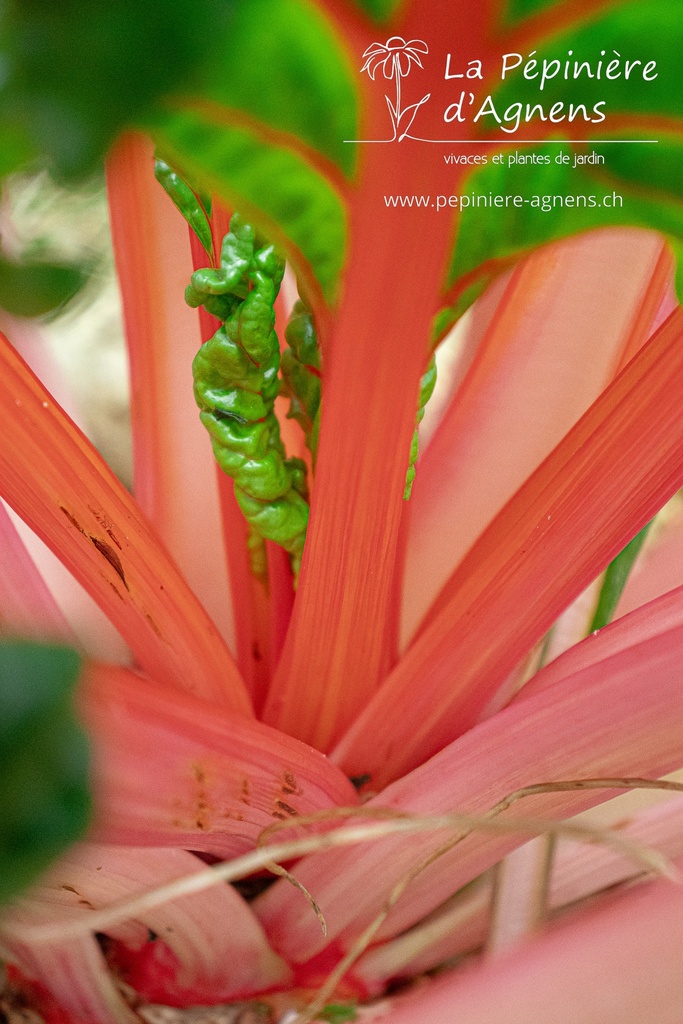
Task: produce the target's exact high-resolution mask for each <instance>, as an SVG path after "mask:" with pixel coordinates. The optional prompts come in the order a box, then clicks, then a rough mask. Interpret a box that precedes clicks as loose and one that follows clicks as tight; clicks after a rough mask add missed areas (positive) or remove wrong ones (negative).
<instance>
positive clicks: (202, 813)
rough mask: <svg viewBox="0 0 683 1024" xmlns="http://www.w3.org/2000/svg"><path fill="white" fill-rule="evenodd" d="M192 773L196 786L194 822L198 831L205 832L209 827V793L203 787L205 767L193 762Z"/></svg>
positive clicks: (204, 784) (204, 783)
mask: <svg viewBox="0 0 683 1024" xmlns="http://www.w3.org/2000/svg"><path fill="white" fill-rule="evenodd" d="M192 774H193V776H194V779H195V782H196V783H197V786H198V792H197V802H196V805H195V820H194V823H195V826H196V827H197V828H198V829H199V831H200V832H206V830H207V829H209V828H210V827H211V814H210V807H209V794H208V793H207V791H206V788H205V787H206V778H207V776H206V769H205V768H204V766H203V765H202V764H200V763H199V762H195V763H194V764H193V765H192Z"/></svg>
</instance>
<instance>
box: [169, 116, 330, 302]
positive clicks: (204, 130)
mask: <svg viewBox="0 0 683 1024" xmlns="http://www.w3.org/2000/svg"><path fill="white" fill-rule="evenodd" d="M154 133H155V136H156V139H157V142H158V145H159V148H160V150H161V151H162V153H164V154H165V155H166V156H167V158H168V160H169V162H170V163H171V164H172V165H173V166H177V167H179V168H180V170H181V171H183V172H187V173H188V174H189V175H190V177H191V178H192V180H193V181H196V182H197V183H199V184H201V185H202V187H203V188H205V189H206V190H207V191H210V192H216V193H218V194H220V195H222V196H223V197H224V198H225V199H226V200H227V201H228V202H229V203H231V204H232V205H233V206H235V207H237V209H239V210H240V211H241V212H244V213H245V214H247V213H249V215H250V216H251V213H250V212H249V211H254V212H255V213H258V211H259V210H260V211H261V212H262V213H264V214H265V215H266V216H267V217H268V218H269V219H270V220H271V222H274V223H275V224H276V225H277V226H278V227H279V228H280V230H281V231H282V232H283V234H284V235H285V236H286V237H287V238H289V239H290V240H291V241H292V242H293V243H294V245H295V246H296V247H297V248H298V249H299V250H300V251H301V253H302V254H303V256H304V257H305V258H306V260H308V262H309V264H310V265H311V268H312V270H313V273H314V274H315V276H316V278H317V279H318V282H319V283H320V286H321V288H322V291H323V293H324V294H325V296H326V297H327V299H328V300H330V299H332V298H333V296H334V293H335V287H336V283H337V280H338V277H339V274H340V271H341V268H342V265H343V261H344V251H345V245H346V219H345V218H346V215H345V208H344V204H343V202H342V200H341V198H340V196H339V195H338V194H337V192H336V191H335V190H334V189H333V188H332V186H331V185H330V183H329V182H328V181H327V180H326V179H325V178H323V177H322V175H320V174H319V173H318V172H317V171H315V170H314V169H313V168H312V167H311V166H310V165H309V164H308V163H306V162H305V161H304V160H302V159H301V157H299V156H298V155H297V154H296V153H293V152H292V151H291V150H289V149H286V148H284V147H279V146H274V145H271V144H269V143H265V142H263V141H261V140H260V139H258V138H257V137H256V136H255V135H253V134H252V133H251V132H249V131H247V130H245V129H242V128H231V127H226V126H225V125H217V124H215V123H213V122H212V121H210V120H209V119H208V118H206V117H204V116H203V115H200V114H197V113H190V112H182V113H179V114H171V115H168V116H166V117H165V118H163V119H161V118H160V119H158V120H157V122H156V126H155V128H154Z"/></svg>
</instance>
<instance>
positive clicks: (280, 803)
mask: <svg viewBox="0 0 683 1024" xmlns="http://www.w3.org/2000/svg"><path fill="white" fill-rule="evenodd" d="M275 806H276V807H279V808H280V810H281V811H284V812H285V814H291V815H293V816H294V817H296V815H297V814H298V813H299V812H298V811H297V810H295V809H294V808H293V807H290V805H289V804H286V803H285V802H284V800H276V802H275Z"/></svg>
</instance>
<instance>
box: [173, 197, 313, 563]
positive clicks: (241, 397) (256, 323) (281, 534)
mask: <svg viewBox="0 0 683 1024" xmlns="http://www.w3.org/2000/svg"><path fill="white" fill-rule="evenodd" d="M283 272H284V264H283V262H282V260H281V259H280V258H279V256H277V254H276V253H275V251H274V249H273V247H272V246H270V245H266V246H262V247H261V248H256V240H255V234H254V229H253V227H252V226H251V225H250V224H247V223H245V222H244V221H243V220H242V219H241V218H240V216H239V215H238V214H235V215H234V216H233V218H232V220H231V221H230V231H229V232H228V234H227V235H226V236H225V238H224V239H223V245H222V247H221V265H220V267H219V268H218V269H217V270H210V269H202V270H197V271H195V273H194V274H193V275H192V281H191V284H190V286H189V288H188V289H187V292H186V296H185V297H186V300H187V302H188V303H189V305H191V306H198V305H200V304H203V305H204V306H205V307H206V308H207V309H208V310H209V312H211V313H213V314H214V315H218V316H220V318H221V319H222V320H223V324H222V326H221V327H220V328H219V329H218V330H217V331H216V333H215V334H214V335H213V337H212V338H210V339H209V340H208V341H207V342H206V343H205V344H204V345H202V347H201V349H200V350H199V352H198V353H197V355H196V357H195V359H194V362H193V366H192V372H193V375H194V393H195V398H196V401H197V405H198V406H199V409H200V418H201V420H202V423H203V424H204V426H205V427H206V429H207V430H208V431H209V434H210V435H211V443H212V445H213V450H214V454H215V456H216V461H217V462H218V464H219V466H220V467H221V469H223V471H224V472H225V473H227V474H228V476H231V477H232V478H233V480H234V482H235V497H236V498H237V502H238V504H239V506H240V508H241V510H242V512H243V514H244V516H245V518H246V519H247V521H248V523H249V525H250V527H251V528H252V536H251V542H250V553H251V554H252V569H253V571H254V572H255V574H256V575H262V573H263V560H262V545H260V544H258V542H257V541H256V538H255V537H254V535H253V531H255V532H256V534H258V535H259V536H260V537H262V538H264V539H266V540H271V541H275V542H276V543H277V544H280V545H281V546H282V547H283V548H285V550H286V551H288V552H289V554H290V555H291V558H292V565H293V568H294V572H295V576H296V574H297V573H298V569H299V565H300V562H301V555H302V552H303V545H304V540H305V536H306V526H307V523H308V504H307V503H306V499H305V496H304V495H305V489H306V488H305V467H304V466H303V463H302V462H301V461H300V460H299V459H287V458H286V456H285V451H284V447H283V445H282V441H281V439H280V428H279V425H278V422H277V418H276V416H275V413H274V411H273V407H274V403H275V399H276V397H277V395H278V392H279V390H280V381H279V378H278V370H279V368H280V347H279V342H278V338H277V335H276V333H275V330H274V326H275V314H274V311H273V304H274V302H275V298H276V296H277V294H278V291H279V288H280V282H281V280H282V275H283Z"/></svg>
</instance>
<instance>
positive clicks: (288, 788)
mask: <svg viewBox="0 0 683 1024" xmlns="http://www.w3.org/2000/svg"><path fill="white" fill-rule="evenodd" d="M282 792H283V793H284V794H285V796H286V795H287V794H289V793H293V794H294V795H295V796H301V793H302V790H301V787H300V786H299V785H298V783H297V781H296V779H295V777H294V776H293V775H292V773H291V772H289V771H286V772H284V773H283V776H282Z"/></svg>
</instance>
